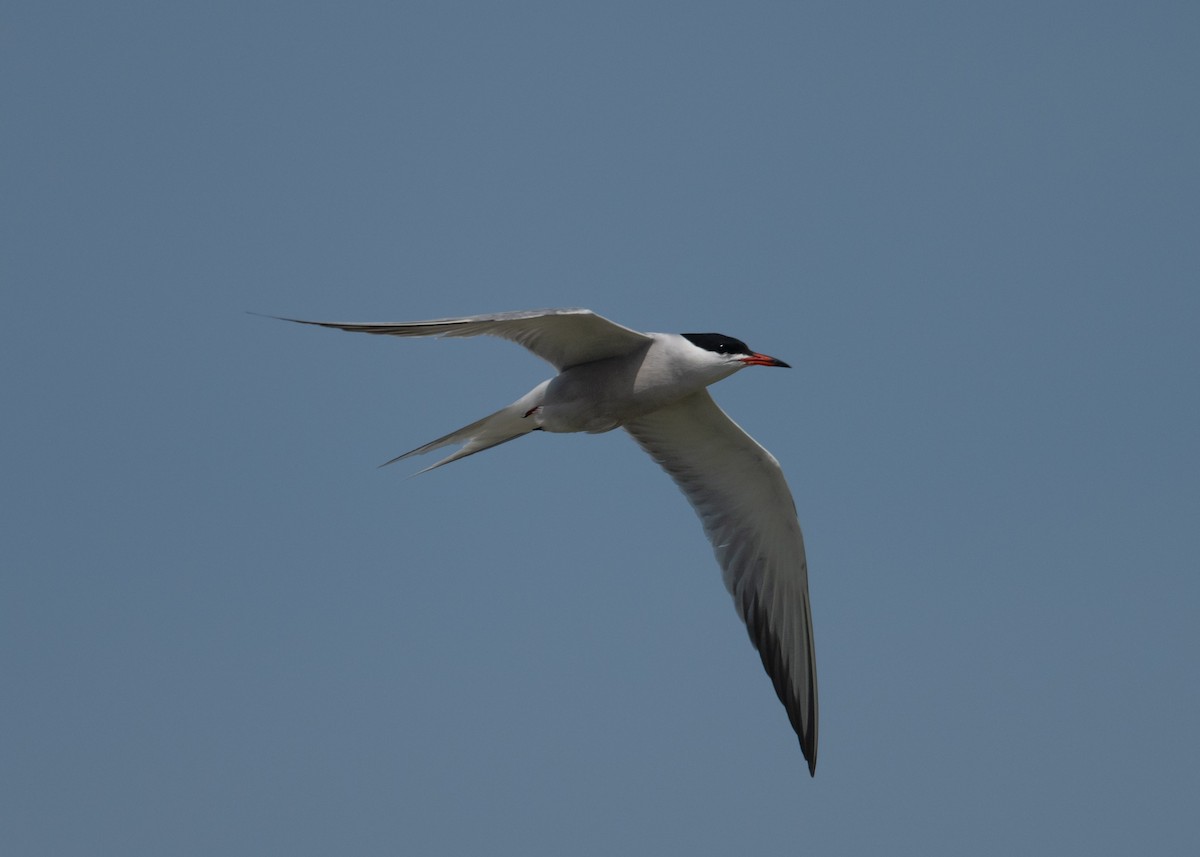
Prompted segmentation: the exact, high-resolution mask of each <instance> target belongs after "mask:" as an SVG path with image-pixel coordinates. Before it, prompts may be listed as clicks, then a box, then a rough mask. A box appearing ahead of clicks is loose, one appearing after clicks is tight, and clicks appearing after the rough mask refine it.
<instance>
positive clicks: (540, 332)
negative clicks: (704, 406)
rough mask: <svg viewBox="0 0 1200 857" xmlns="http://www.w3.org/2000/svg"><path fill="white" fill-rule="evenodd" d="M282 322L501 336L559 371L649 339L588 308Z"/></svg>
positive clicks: (419, 333)
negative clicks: (409, 318) (389, 319)
mask: <svg viewBox="0 0 1200 857" xmlns="http://www.w3.org/2000/svg"><path fill="white" fill-rule="evenodd" d="M274 317H275V318H281V317H280V316H274ZM282 320H283V321H294V322H297V323H299V324H312V325H316V326H318V327H332V328H337V329H338V330H347V331H350V332H352V333H377V334H383V335H386V336H499V337H501V338H502V339H507V340H510V341H512V342H516V343H517V344H518V345H522V346H524V347H525V348H527V349H529V350H530V351H532V352H533V353H534V354H536V355H537V356H538V357H541V358H542V359H543V360H545V361H547V362H548V363H550V364H551V365H553V366H554V367H555V368H557V369H558V370H559V371H560V372H561V371H562V370H564V369H568V368H570V367H571V366H577V365H579V364H580V363H590V362H592V361H593V360H602V359H604V358H606V357H617V356H620V355H623V354H629V353H630V352H632V351H636V350H637V349H638V348H641V347H643V346H645V344H646V343H647V342H649V341H650V337H649V336H647V335H646V334H644V333H639V332H638V331H636V330H631V329H630V328H628V327H624V326H622V325H619V324H617V323H616V322H614V321H609V320H608V319H607V318H604V317H603V316H600V315H596V313H594V312H592V311H591V310H589V309H538V310H523V311H518V312H500V313H493V314H491V315H468V316H463V317H462V318H438V319H433V320H431V321H398V322H380V323H370V322H368V323H356V322H336V321H306V320H304V319H300V318H282Z"/></svg>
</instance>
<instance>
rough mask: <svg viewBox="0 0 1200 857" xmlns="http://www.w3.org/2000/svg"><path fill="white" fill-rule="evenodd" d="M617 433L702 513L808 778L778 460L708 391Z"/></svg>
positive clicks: (792, 518) (804, 574)
mask: <svg viewBox="0 0 1200 857" xmlns="http://www.w3.org/2000/svg"><path fill="white" fill-rule="evenodd" d="M625 429H626V431H628V432H629V433H630V434H631V435H633V438H634V440H636V441H637V442H638V443H639V444H640V445H641V447H642V449H644V450H646V452H648V453H649V454H650V456H651V457H652V458H653V459H654V460H655V461H657V462H658V463H659V464H660V465H661V466H662V467H663V469H664V470H666V471H667V473H669V474H670V475H671V477H672V478H673V479H674V480H675V482H676V484H678V485H679V487H680V489H681V490H682V491H683V493H684V494H685V495H686V496H687V498H688V501H689V502H690V503H691V504H692V507H693V508H694V509H695V510H696V514H697V515H699V516H700V521H701V522H702V523H703V525H704V532H705V533H706V534H707V535H708V538H709V541H711V542H712V546H713V551H714V552H715V553H716V555H717V562H718V563H719V564H720V566H721V569H722V572H723V574H724V578H725V586H726V587H727V588H728V589H729V591H730V593H731V594H732V595H733V601H734V604H735V605H736V607H737V611H738V615H740V616H741V617H742V620H743V621H744V622H745V623H746V628H747V630H748V631H749V632H750V641H751V642H752V643H753V644H754V646H755V648H756V649H758V653H759V655H760V656H761V657H762V662H763V666H764V667H766V670H767V674H768V675H770V676H771V680H772V681H773V682H774V684H775V692H776V693H777V694H778V695H779V699H780V701H781V702H782V703H783V705H784V708H786V709H787V713H788V718H789V719H790V720H791V723H792V728H793V729H795V730H796V735H797V736H798V737H799V739H800V749H801V751H802V752H803V753H804V758H805V759H807V760H808V768H809V771H810V773H815V772H816V767H817V670H816V661H815V659H814V656H813V631H812V611H811V608H810V606H809V600H808V566H807V564H806V562H805V559H804V539H803V537H802V536H801V534H800V523H799V521H797V520H796V505H795V503H794V502H793V500H792V494H791V492H790V491H789V490H788V486H787V482H785V481H784V478H783V471H782V470H780V467H779V463H778V462H777V461H776V460H775V458H774V456H772V455H771V453H769V452H767V451H766V450H765V449H763V448H762V447H761V446H759V444H758V443H756V442H755V440H754V439H753V438H752V437H750V435H748V434H746V433H745V432H744V431H743V430H742V429H741V428H740V427H739V426H738V425H737V424H736V423H735V422H733V420H731V419H729V417H728V416H726V415H725V412H724V411H722V410H721V409H720V408H719V407H717V404H716V402H714V401H713V400H712V397H711V396H710V395H709V394H708V391H706V390H701V391H700V392H698V393H693V394H692V395H690V396H687V397H686V398H684V399H682V400H680V401H679V402H676V403H675V404H673V405H670V406H668V407H666V408H663V409H661V410H658V411H655V412H653V413H651V414H649V415H647V416H644V417H641V418H639V419H637V420H634V421H632V422H630V423H627V424H626V425H625Z"/></svg>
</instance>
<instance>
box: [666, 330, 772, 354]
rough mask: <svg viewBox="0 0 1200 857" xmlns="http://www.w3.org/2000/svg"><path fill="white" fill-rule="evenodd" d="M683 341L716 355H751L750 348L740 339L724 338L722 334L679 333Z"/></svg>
mask: <svg viewBox="0 0 1200 857" xmlns="http://www.w3.org/2000/svg"><path fill="white" fill-rule="evenodd" d="M680 336H682V337H683V338H684V339H686V340H687V341H688V342H690V343H692V345H695V346H697V347H699V348H703V349H705V350H706V351H715V352H716V353H717V354H753V353H754V352H753V351H751V350H750V346H748V345H747V344H746V343H744V342H742V340H740V339H734V338H733V337H732V336H725V335H724V334H722V333H681V334H680Z"/></svg>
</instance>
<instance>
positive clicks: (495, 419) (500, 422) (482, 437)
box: [379, 381, 550, 475]
mask: <svg viewBox="0 0 1200 857" xmlns="http://www.w3.org/2000/svg"><path fill="white" fill-rule="evenodd" d="M549 383H550V382H549V381H543V382H542V383H540V384H538V385H537V386H536V387H534V388H533V389H532V390H530V391H529V392H528V393H526V394H525V395H524V396H522V397H521V398H519V399H517V401H515V402H513V403H512V404H511V405H509V406H508V407H506V408H501V409H500V410H498V411H496V413H494V414H491V415H489V416H486V417H484V418H483V419H481V420H478V421H476V422H473V423H471V424H470V425H469V426H463V427H462V428H460V429H459V430H458V431H452V432H450V434H448V435H444V436H442V437H439V438H438V439H437V440H431V441H430V442H429V443H427V444H425V445H424V446H418V447H417V448H416V449H412V450H409V451H408V452H406V453H404V454H403V455H397V456H396V457H395V458H393V459H392V460H391V461H385V462H384V463H383V464H381V465H379V466H380V467H387V466H388V465H389V464H395V463H396V462H397V461H402V460H403V459H405V458H408V457H409V456H413V455H424V454H425V453H427V452H432V451H433V450H435V449H441V448H442V447H443V446H450V445H451V444H455V443H461V444H463V446H462V448H461V449H459V450H458V451H457V452H455V453H453V454H452V455H448V456H446V457H445V458H443V459H442V460H441V461H439V462H438V463H437V464H431V465H429V467H426V468H425V469H424V470H418V471H417V473H428V472H429V471H430V470H433V469H435V468H438V467H441V466H442V465H443V464H449V463H450V462H451V461H458V459H460V458H466V457H467V456H468V455H474V454H475V453H477V452H483V450H485V449H490V448H491V447H493V446H499V445H500V444H502V443H506V442H508V441H510V440H515V439H516V438H518V437H520V436H521V435H524V434H529V432H531V431H533V430H534V429H536V428H537V427H538V423H537V420H535V419H534V418H533V417H531V416H529V414H530V412H531V411H533V410H534V409H536V408H537V407H538V406H539V405H541V403H542V398H543V396H545V393H546V386H547V385H548V384H549ZM414 475H415V474H414Z"/></svg>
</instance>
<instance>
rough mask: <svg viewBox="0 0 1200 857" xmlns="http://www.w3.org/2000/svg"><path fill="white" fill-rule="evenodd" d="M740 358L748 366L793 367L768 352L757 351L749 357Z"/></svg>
mask: <svg viewBox="0 0 1200 857" xmlns="http://www.w3.org/2000/svg"><path fill="white" fill-rule="evenodd" d="M738 359H739V360H741V361H742V362H743V363H745V364H746V365H747V366H779V367H780V368H782V369H791V368H792V367H791V366H790V365H788V364H787V363H784V362H783V361H782V360H780V359H778V358H776V357H771V356H769V355H767V354H758V353H757V352H756V353H754V354H751V355H750V356H749V357H739V358H738Z"/></svg>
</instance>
